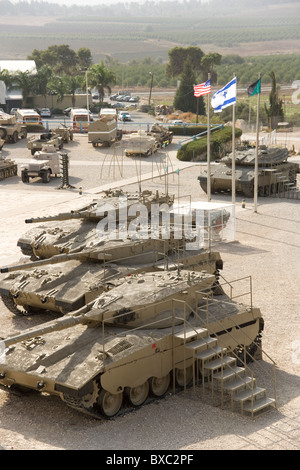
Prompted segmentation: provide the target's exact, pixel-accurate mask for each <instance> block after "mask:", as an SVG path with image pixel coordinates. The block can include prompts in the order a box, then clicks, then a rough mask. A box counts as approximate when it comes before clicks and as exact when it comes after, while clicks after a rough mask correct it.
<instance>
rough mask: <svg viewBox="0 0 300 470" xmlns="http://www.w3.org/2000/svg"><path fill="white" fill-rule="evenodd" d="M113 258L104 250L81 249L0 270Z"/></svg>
mask: <svg viewBox="0 0 300 470" xmlns="http://www.w3.org/2000/svg"><path fill="white" fill-rule="evenodd" d="M111 258H112V255H110V254H109V253H105V252H104V251H103V252H102V251H81V252H79V253H66V254H62V255H54V256H52V257H51V258H47V259H40V260H37V261H33V262H32V263H26V264H17V265H15V266H8V267H6V268H1V269H0V272H1V273H10V272H14V271H23V270H24V269H30V268H37V267H39V266H45V265H48V264H57V263H62V262H64V261H70V260H74V259H75V260H82V261H85V260H88V259H95V260H99V261H110V260H111Z"/></svg>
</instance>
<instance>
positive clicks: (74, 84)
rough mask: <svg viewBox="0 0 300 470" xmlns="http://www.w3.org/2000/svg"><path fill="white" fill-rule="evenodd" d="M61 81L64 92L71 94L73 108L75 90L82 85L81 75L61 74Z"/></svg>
mask: <svg viewBox="0 0 300 470" xmlns="http://www.w3.org/2000/svg"><path fill="white" fill-rule="evenodd" d="M63 83H64V85H65V93H68V94H70V95H72V107H73V108H75V103H76V96H75V92H76V90H77V89H78V88H81V87H82V76H80V75H63Z"/></svg>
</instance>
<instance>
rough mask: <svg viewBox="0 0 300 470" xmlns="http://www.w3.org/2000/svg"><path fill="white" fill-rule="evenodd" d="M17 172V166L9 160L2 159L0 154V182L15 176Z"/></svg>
mask: <svg viewBox="0 0 300 470" xmlns="http://www.w3.org/2000/svg"><path fill="white" fill-rule="evenodd" d="M0 143H1V142H0ZM17 172H18V166H17V164H16V163H15V162H14V161H13V160H11V159H10V158H3V157H2V155H1V153H0V181H1V180H4V179H6V178H9V177H11V176H16V175H17Z"/></svg>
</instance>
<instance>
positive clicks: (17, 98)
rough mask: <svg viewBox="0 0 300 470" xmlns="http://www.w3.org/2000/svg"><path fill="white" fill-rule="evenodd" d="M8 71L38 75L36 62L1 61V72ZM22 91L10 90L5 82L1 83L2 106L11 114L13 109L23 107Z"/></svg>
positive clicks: (0, 98)
mask: <svg viewBox="0 0 300 470" xmlns="http://www.w3.org/2000/svg"><path fill="white" fill-rule="evenodd" d="M3 70H7V71H8V72H9V73H16V72H28V73H30V74H31V75H35V74H36V73H37V69H36V64H35V61H34V60H0V72H2V71H3ZM22 99H23V96H22V91H21V90H15V89H14V90H10V89H9V88H7V87H6V85H5V83H4V82H1V81H0V105H4V106H6V111H7V112H8V113H9V112H10V110H11V108H21V107H22Z"/></svg>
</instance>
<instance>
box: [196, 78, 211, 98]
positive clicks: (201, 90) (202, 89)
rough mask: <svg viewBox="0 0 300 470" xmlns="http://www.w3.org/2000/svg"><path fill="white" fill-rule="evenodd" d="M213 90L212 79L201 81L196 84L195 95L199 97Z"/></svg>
mask: <svg viewBox="0 0 300 470" xmlns="http://www.w3.org/2000/svg"><path fill="white" fill-rule="evenodd" d="M210 92H211V86H210V80H207V81H206V82H203V83H200V85H194V96H196V97H197V98H198V97H199V96H202V95H208V93H210Z"/></svg>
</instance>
